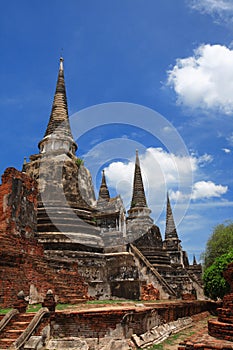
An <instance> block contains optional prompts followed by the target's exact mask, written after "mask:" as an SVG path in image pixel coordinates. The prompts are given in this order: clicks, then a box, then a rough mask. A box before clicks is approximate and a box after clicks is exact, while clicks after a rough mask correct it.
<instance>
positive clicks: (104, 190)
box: [98, 170, 110, 201]
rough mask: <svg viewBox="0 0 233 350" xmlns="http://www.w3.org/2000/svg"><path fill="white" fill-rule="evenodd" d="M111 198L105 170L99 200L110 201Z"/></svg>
mask: <svg viewBox="0 0 233 350" xmlns="http://www.w3.org/2000/svg"><path fill="white" fill-rule="evenodd" d="M109 199H110V195H109V190H108V186H107V183H106V178H105V173H104V170H103V171H102V181H101V185H100V190H99V198H98V201H101V200H102V201H103V200H104V201H109Z"/></svg>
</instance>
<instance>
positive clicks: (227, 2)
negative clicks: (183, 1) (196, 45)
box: [188, 0, 233, 23]
mask: <svg viewBox="0 0 233 350" xmlns="http://www.w3.org/2000/svg"><path fill="white" fill-rule="evenodd" d="M188 3H189V6H190V7H191V8H192V9H194V10H197V11H200V12H201V13H203V14H209V15H211V16H213V17H214V19H215V20H216V21H217V22H219V23H222V21H225V22H231V21H232V15H233V2H232V0H189V1H188ZM220 20H221V22H220Z"/></svg>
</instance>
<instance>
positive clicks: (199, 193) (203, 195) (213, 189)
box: [171, 181, 228, 201]
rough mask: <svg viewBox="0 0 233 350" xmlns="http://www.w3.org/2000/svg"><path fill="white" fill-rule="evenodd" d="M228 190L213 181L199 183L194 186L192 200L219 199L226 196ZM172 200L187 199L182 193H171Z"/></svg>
mask: <svg viewBox="0 0 233 350" xmlns="http://www.w3.org/2000/svg"><path fill="white" fill-rule="evenodd" d="M227 190H228V187H227V186H222V185H216V184H215V183H214V182H212V181H198V182H196V183H194V185H193V188H192V193H191V199H193V200H197V199H208V198H214V197H218V198H219V197H221V196H222V195H223V194H225V193H226V192H227ZM171 199H174V200H180V201H182V200H185V199H186V195H185V194H183V193H182V192H181V191H171Z"/></svg>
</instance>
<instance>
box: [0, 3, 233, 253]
mask: <svg viewBox="0 0 233 350" xmlns="http://www.w3.org/2000/svg"><path fill="white" fill-rule="evenodd" d="M0 16H1V18H0V35H1V37H0V38H1V59H0V60H1V65H0V74H1V87H0V89H1V91H0V111H1V139H0V142H1V148H0V152H1V173H3V171H4V169H5V168H6V167H8V166H14V167H16V168H18V169H21V166H22V163H23V158H24V157H25V156H26V157H29V156H30V155H31V154H34V153H37V144H38V142H39V141H40V140H41V138H42V137H43V134H44V131H45V128H46V125H47V122H48V118H49V115H50V110H51V104H52V100H53V94H54V89H55V83H56V78H57V71H58V64H59V57H60V55H61V54H62V55H63V56H64V59H65V62H64V66H65V79H66V88H67V96H68V106H69V113H70V116H71V122H73V121H75V132H74V134H75V135H74V136H75V137H76V136H77V138H78V139H77V142H78V145H79V149H78V153H77V155H79V156H80V157H83V158H84V159H85V162H86V165H87V166H88V167H89V168H90V170H91V171H92V175H93V181H94V184H95V186H97V187H98V185H99V180H100V179H99V174H100V171H101V169H102V168H106V175H107V180H108V183H109V185H110V187H111V193H112V195H115V193H116V192H121V193H122V196H123V198H124V200H125V202H126V203H125V204H126V206H127V205H128V203H129V199H130V195H131V188H130V187H131V179H132V171H133V162H134V154H135V149H136V148H138V149H139V151H140V157H141V165H142V168H143V172H144V175H143V176H144V181H145V187H146V189H147V195H148V203H149V206H150V207H151V209H152V211H153V217H154V219H155V221H156V224H158V225H159V226H160V228H161V232H162V234H164V204H165V193H166V190H169V192H170V196H171V199H172V204H173V207H174V216H175V220H176V222H177V226H178V233H179V235H180V238H181V239H182V242H183V248H184V249H185V250H187V251H188V252H189V254H190V256H191V255H192V254H193V253H195V254H196V255H197V258H199V254H200V253H201V252H202V251H203V250H204V248H205V243H206V240H207V239H208V237H209V235H210V234H211V232H212V230H213V227H214V226H215V225H216V224H218V223H222V222H224V220H228V219H232V206H233V201H232V194H233V189H232V186H233V179H232V152H233V43H232V38H233V35H232V34H233V2H232V0H176V1H174V0H156V1H154V0H145V1H142V0H118V1H113V0H98V1H96V0H85V1H84V0H82V1H81V0H67V1H66V2H64V1H60V0H56V1H55V0H50V1H48V2H45V1H37V0H33V1H29V0H27V1H25V0H21V1H16V0H15V1H8V2H4V3H2V7H1V13H0ZM116 102H121V103H123V104H122V105H121V106H122V108H123V109H124V112H123V110H121V111H120V112H119V113H122V114H124V113H126V115H125V122H124V120H122V119H121V118H120V116H119V120H118V117H117V114H116V113H115V114H114V111H116V108H115V107H116V104H114V103H116ZM100 104H105V105H104V107H103V109H101V113H102V114H101V113H100V114H98V113H96V114H95V113H94V114H93V115H92V111H93V110H92V109H90V107H91V106H95V105H100ZM137 105H138V108H137V110H138V111H141V112H142V114H140V113H139V112H138V114H137V113H136V112H135V110H134V109H133V108H134V106H137ZM142 106H143V107H142ZM117 108H118V107H117ZM143 108H145V109H144V112H143ZM83 109H85V111H84V112H81V114H80V113H78V114H76V113H77V112H78V111H81V110H83ZM113 110H114V111H113ZM151 110H152V111H155V112H154V113H155V114H154V116H153V112H151ZM94 112H98V107H94ZM127 113H128V114H127ZM134 113H135V114H134ZM143 113H144V114H143ZM151 113H152V114H151ZM157 113H159V114H157ZM132 115H133V116H134V119H132ZM104 116H105V117H106V118H105V117H104ZM159 116H161V118H160V117H159ZM79 118H80V119H79ZM85 118H87V119H88V121H89V124H88V126H87V125H86V124H85V123H86V120H87V119H85ZM119 121H120V122H119ZM149 121H150V122H151V124H150V126H148V128H147V129H146V127H144V124H143V123H144V122H145V125H146V123H147V122H148V123H149ZM79 123H80V124H79ZM81 123H84V125H82V126H81ZM158 123H159V124H158ZM160 123H162V125H163V128H164V129H163V130H164V134H163V135H162V134H161V135H162V136H161V135H160V134H159V132H160V131H159V127H160V126H161V124H160ZM102 124H104V125H102ZM126 124H129V125H126ZM79 125H80V130H82V132H81V131H79ZM148 125H149V124H148ZM159 135H160V136H161V138H160V139H159ZM182 142H183V146H182V147H183V149H182V150H181V149H178V145H181V144H182ZM182 147H181V148H182ZM107 150H108V152H106V151H107ZM180 152H181V153H180ZM187 164H189V165H190V167H189V168H188V169H187ZM191 178H192V182H191V183H190V179H191ZM162 180H163V181H162Z"/></svg>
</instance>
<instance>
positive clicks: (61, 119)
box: [39, 57, 77, 153]
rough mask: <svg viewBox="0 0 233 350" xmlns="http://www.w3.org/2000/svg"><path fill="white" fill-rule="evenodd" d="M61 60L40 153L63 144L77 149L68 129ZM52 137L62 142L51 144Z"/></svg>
mask: <svg viewBox="0 0 233 350" xmlns="http://www.w3.org/2000/svg"><path fill="white" fill-rule="evenodd" d="M63 62H64V59H63V57H60V64H59V71H58V77H57V84H56V90H55V94H54V99H53V104H52V110H51V114H50V118H49V122H48V125H47V129H46V131H45V135H44V138H43V139H42V140H41V142H40V143H39V148H40V151H41V153H44V152H47V151H51V150H55V149H57V147H59V148H60V149H61V148H62V147H63V146H62V145H65V148H66V150H67V151H70V152H72V153H75V151H76V150H77V145H76V143H75V142H74V139H73V136H72V133H71V129H70V121H69V116H68V105H67V98H66V87H65V78H64V67H63ZM54 139H57V140H60V141H62V142H63V141H64V142H63V143H62V142H60V145H59V146H58V143H57V144H56V145H57V146H55V144H54V142H53V144H52V140H53V141H54Z"/></svg>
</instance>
